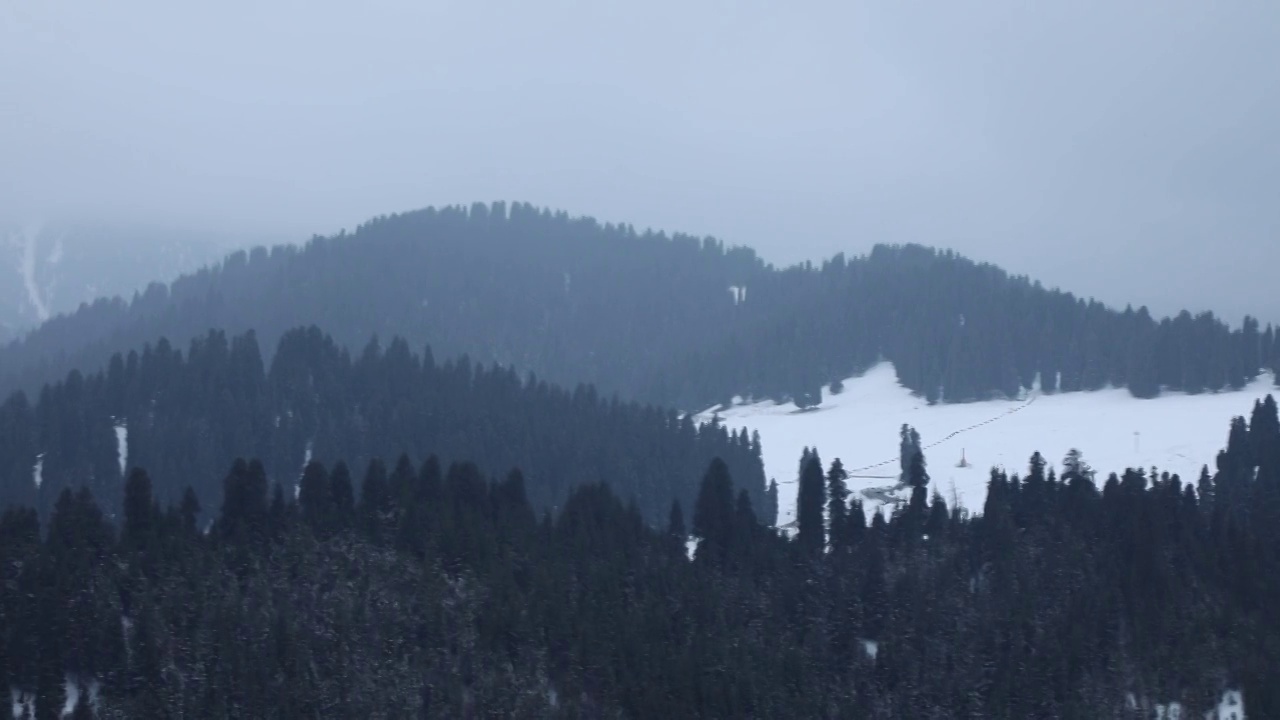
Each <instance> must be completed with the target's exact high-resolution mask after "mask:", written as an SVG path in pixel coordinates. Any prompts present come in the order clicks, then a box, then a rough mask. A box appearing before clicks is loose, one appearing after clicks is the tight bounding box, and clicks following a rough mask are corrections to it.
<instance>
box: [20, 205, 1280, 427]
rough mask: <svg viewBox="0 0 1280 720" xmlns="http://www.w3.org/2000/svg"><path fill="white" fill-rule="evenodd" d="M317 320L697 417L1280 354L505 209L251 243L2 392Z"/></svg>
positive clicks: (853, 266) (1091, 307) (899, 271)
mask: <svg viewBox="0 0 1280 720" xmlns="http://www.w3.org/2000/svg"><path fill="white" fill-rule="evenodd" d="M311 324H315V325H318V326H319V327H321V328H323V329H324V331H325V332H328V333H330V334H332V336H333V337H334V339H335V340H336V341H337V343H338V344H339V345H340V346H342V347H345V348H347V349H349V350H351V351H352V352H356V351H358V350H359V348H361V347H362V346H363V345H364V343H366V342H367V341H368V339H369V337H370V335H371V334H373V333H378V334H380V335H382V336H383V337H393V336H400V337H403V338H405V339H406V340H407V341H408V342H409V343H410V345H411V346H413V347H422V346H424V345H426V344H428V343H430V344H431V346H432V347H433V348H434V349H435V350H436V352H438V353H440V354H441V356H442V357H457V356H461V355H464V354H465V355H469V356H470V357H471V358H472V359H473V361H474V362H476V363H479V364H482V365H490V364H493V363H497V364H499V365H502V366H511V367H516V368H519V369H520V371H522V372H526V371H531V372H534V373H537V374H538V375H539V376H540V377H545V378H546V379H547V380H549V381H551V382H555V383H559V384H561V385H565V386H574V385H576V384H578V383H587V384H590V385H593V386H595V387H596V388H597V389H598V391H599V392H601V393H603V394H606V395H612V394H614V393H617V394H619V395H620V396H621V397H623V398H625V399H629V400H637V401H640V402H647V403H655V404H658V405H663V406H668V407H678V408H681V409H684V410H691V411H698V410H702V409H704V408H706V407H708V406H710V405H712V404H715V403H719V402H724V401H727V400H729V399H730V398H732V397H733V396H735V395H743V396H754V397H758V398H765V397H771V398H776V399H782V398H791V399H795V400H796V401H797V402H799V403H801V404H805V403H811V402H814V401H815V400H816V398H817V397H818V392H819V388H820V387H822V386H823V385H824V384H825V383H830V382H833V381H837V380H840V379H842V378H845V377H848V376H849V375H851V374H853V373H854V372H856V371H859V370H862V369H865V368H866V367H868V366H869V365H871V364H873V363H874V362H876V361H878V360H880V359H882V358H883V359H888V360H891V361H893V362H894V364H895V366H896V367H897V369H898V372H899V376H900V379H901V380H902V383H903V384H904V385H905V386H906V387H908V388H910V389H912V390H914V391H916V392H918V393H920V394H921V395H923V396H926V397H928V398H929V399H930V400H943V401H965V400H972V399H979V398H986V397H990V396H998V395H1006V396H1013V395H1016V394H1017V393H1018V391H1019V390H1020V389H1022V388H1028V387H1031V386H1032V385H1033V384H1035V383H1036V382H1037V379H1038V381H1039V383H1040V385H1041V386H1042V388H1043V389H1044V390H1046V391H1049V392H1053V391H1057V390H1061V391H1074V390H1088V389H1097V388H1101V387H1104V386H1106V385H1108V384H1111V385H1114V386H1117V387H1128V388H1129V389H1130V390H1131V391H1132V392H1133V394H1135V395H1137V396H1140V397H1151V396H1154V395H1157V394H1159V393H1160V392H1161V390H1162V389H1176V390H1185V391H1187V392H1192V393H1195V392H1204V391H1209V390H1217V389H1222V388H1227V387H1240V386H1242V385H1243V384H1244V383H1246V382H1247V381H1248V380H1250V379H1252V378H1253V377H1255V376H1256V374H1257V372H1258V370H1259V368H1271V367H1275V366H1276V364H1277V363H1276V359H1277V357H1278V355H1280V353H1278V352H1277V348H1278V347H1280V344H1278V343H1277V339H1276V337H1275V332H1274V331H1273V330H1272V329H1271V328H1270V327H1267V328H1263V327H1261V326H1260V325H1259V323H1258V322H1257V321H1256V320H1254V319H1246V320H1245V321H1244V323H1243V324H1242V325H1241V326H1239V327H1236V328H1232V327H1229V326H1228V325H1227V324H1225V323H1223V322H1222V321H1221V320H1219V319H1217V318H1215V317H1214V316H1213V315H1212V314H1209V313H1202V314H1198V315H1193V314H1191V313H1189V312H1184V313H1182V314H1180V315H1178V316H1177V317H1174V318H1166V319H1156V318H1153V317H1151V316H1150V315H1149V314H1148V313H1147V312H1146V311H1145V310H1144V309H1138V310H1132V309H1126V310H1124V311H1123V312H1120V311H1116V310H1114V309H1110V308H1107V307H1106V306H1104V305H1102V304H1100V303H1097V302H1093V301H1087V300H1083V299H1080V298H1076V297H1073V296H1072V295H1070V294H1069V293H1064V292H1059V291H1056V290H1047V289H1045V288H1043V287H1041V286H1040V285H1039V284H1037V283H1035V282H1033V281H1031V280H1029V279H1027V278H1023V277H1011V276H1009V275H1008V274H1006V273H1005V272H1003V271H1002V270H1000V269H998V268H996V267H993V266H991V265H986V264H979V263H975V262H973V261H970V260H968V259H965V258H963V257H960V256H958V255H955V254H954V253H951V252H942V251H936V250H931V249H928V248H924V247H919V246H906V247H889V246H879V247H876V248H875V249H874V250H873V251H872V252H871V253H870V254H869V255H866V256H862V257H855V258H851V259H846V258H845V257H843V256H836V257H834V258H832V259H830V260H829V261H827V262H824V263H822V264H821V265H820V266H815V265H809V264H806V265H803V266H796V267H790V268H785V269H778V268H774V267H772V266H770V265H767V264H765V263H764V262H763V261H762V260H761V259H760V258H759V257H757V256H756V254H755V252H754V251H752V250H750V249H748V248H741V247H737V248H733V247H729V248H727V247H726V246H725V245H724V243H723V242H720V241H718V240H714V239H711V238H703V239H699V238H694V237H690V236H686V235H674V236H667V235H664V234H661V233H654V232H649V231H646V232H637V231H636V230H634V229H633V228H632V227H631V226H629V225H612V224H604V225H601V224H600V223H597V222H596V221H595V220H593V219H590V218H572V217H570V216H568V215H567V214H565V213H552V212H549V211H546V210H539V209H537V208H534V207H532V206H530V205H527V204H518V203H517V204H514V205H510V206H508V205H507V204H505V203H495V204H493V205H485V204H476V205H473V206H471V207H470V208H465V207H451V208H444V209H426V210H420V211H417V212H410V213H405V214H401V215H393V216H389V217H381V218H378V219H375V220H371V221H369V222H368V223H365V224H364V225H362V226H361V227H359V228H358V229H357V230H356V231H355V232H354V233H351V234H347V233H345V232H344V233H341V234H339V235H336V236H331V237H316V238H315V239H313V240H312V241H311V242H309V243H307V244H306V245H305V246H304V247H302V248H297V247H292V246H282V247H277V248H273V249H271V250H270V251H268V250H266V249H263V248H259V249H256V250H253V251H252V252H248V253H246V252H239V253H236V254H233V255H231V256H230V257H228V258H227V259H226V260H225V261H224V262H223V263H222V264H221V265H219V266H216V267H213V268H209V269H207V270H204V271H201V272H199V273H196V274H194V275H190V276H186V277H183V278H181V279H179V280H177V281H176V282H174V283H173V284H172V285H170V286H165V285H160V284H156V285H153V286H152V287H151V288H150V289H148V290H147V291H146V292H145V293H142V294H140V295H138V296H137V297H135V298H134V299H133V300H132V301H131V302H125V301H123V300H120V299H115V300H105V299H104V300H101V301H99V302H97V303H95V304H93V305H90V306H83V307H82V308H81V310H80V311H79V312H77V313H73V314H72V315H69V316H64V317H59V318H55V319H54V320H52V321H50V322H48V323H46V324H45V325H44V326H42V327H41V328H40V329H38V330H36V331H34V332H33V333H31V334H30V335H28V336H27V337H26V338H25V339H22V340H20V341H17V342H14V343H11V344H10V345H9V346H8V347H7V348H3V349H0V391H8V390H13V389H19V388H20V389H25V390H26V391H27V392H29V393H33V394H34V393H35V392H37V391H38V390H39V388H40V387H41V386H42V385H43V384H44V383H46V382H52V381H55V380H59V379H61V378H62V377H64V376H65V375H66V373H68V372H70V371H71V370H73V369H79V370H81V371H84V370H86V369H91V368H97V367H99V366H101V365H103V364H105V363H106V362H107V360H108V359H109V358H110V356H111V355H112V354H114V353H117V352H120V353H126V352H128V351H129V350H131V349H135V348H138V347H141V346H142V345H143V344H144V343H147V342H155V341H156V339H157V338H160V337H167V338H169V339H170V340H171V341H172V342H176V343H178V344H180V345H181V344H185V343H187V342H189V341H190V340H191V339H192V338H196V337H199V336H201V335H203V334H204V333H206V332H207V331H208V330H209V329H211V328H214V329H219V330H223V331H225V332H227V333H231V334H240V333H243V332H245V331H248V330H255V331H256V332H257V333H258V337H259V338H260V340H261V341H262V342H263V343H265V344H266V346H268V347H274V345H275V343H276V341H277V340H278V339H279V337H280V336H281V335H283V334H284V333H285V332H287V331H288V330H290V329H292V328H295V327H298V326H304V325H311Z"/></svg>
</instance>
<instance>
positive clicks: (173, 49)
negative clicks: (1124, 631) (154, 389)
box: [0, 0, 1280, 323]
mask: <svg viewBox="0 0 1280 720" xmlns="http://www.w3.org/2000/svg"><path fill="white" fill-rule="evenodd" d="M1277 39H1280V6H1275V5H1270V4H1264V3H1237V4H1232V5H1225V6H1220V5H1213V6H1210V5H1207V4H1202V3H1196V2H1190V1H1189V0H1188V1H1185V2H1174V3H1155V2H1138V3H1130V4H1125V5H1123V6H1114V5H1112V4H1105V3H1101V2H1086V3H1077V4H1072V5H1070V6H1056V7H1051V6H1042V5H1035V6H1028V5H1025V4H1019V3H1015V2H1011V1H1010V2H1005V1H1003V0H1002V1H1000V2H993V3H985V4H983V5H982V6H981V7H977V8H975V7H963V8H962V7H958V6H957V7H950V6H942V7H937V6H931V5H930V6H927V5H924V4H918V3H896V2H895V3H888V2H885V3H854V4H843V3H815V4H813V5H809V6H806V7H805V8H803V9H802V8H799V7H796V6H794V5H783V4H777V3H767V2H745V3H710V4H703V5H697V6H687V5H684V4H677V3H671V2H665V3H656V4H654V3H647V4H645V5H643V6H633V7H627V8H622V7H613V6H611V7H604V6H598V5H595V4H588V3H578V2H553V3H548V4H541V5H539V6H537V7H532V6H530V7H525V6H516V7H505V8H501V9H494V6H492V5H488V6H483V7H482V6H479V5H477V4H467V3H459V2H437V3H410V2H393V1H387V2H379V3H374V4H371V5H369V6H367V7H361V8H359V9H358V10H356V9H353V8H351V7H350V6H348V5H345V4H337V3H332V2H320V3H308V4H302V3H295V4H276V5H272V6H270V7H259V6H257V5H254V4H249V3H243V2H232V3H224V4H221V5H219V6H217V7H207V8H187V7H177V6H172V5H170V4H166V3H161V2H158V1H156V0H137V1H133V2H125V3H118V4H113V5H111V6H98V5H91V4H82V5H79V6H75V7H71V6H53V5H49V4H40V5H35V4H11V5H9V6H7V7H6V8H4V9H0V63H3V64H4V65H5V66H6V67H10V68H18V69H19V71H18V72H12V73H5V74H0V95H3V96H4V97H6V98H8V99H9V102H10V103H11V112H7V113H4V114H3V115H0V219H4V221H6V222H18V223H21V222H27V221H29V220H32V219H43V220H46V221H49V222H60V221H79V222H83V221H84V220H85V219H90V220H92V221H94V222H104V223H115V224H120V225H131V224H147V225H151V226H161V227H166V228H173V232H175V233H179V232H182V231H183V230H182V229H183V228H191V229H192V231H193V232H194V231H195V230H196V229H199V231H200V232H201V233H202V234H205V235H208V234H214V235H220V236H224V237H235V238H244V237H253V238H271V239H275V238H279V239H280V240H282V241H291V242H299V241H303V240H305V239H306V238H308V237H310V236H311V235H312V234H316V233H318V234H329V233H332V232H336V231H338V230H339V229H341V228H347V229H352V228H354V227H355V226H356V225H357V224H359V223H360V222H363V221H364V220H366V219H368V218H370V217H373V216H376V215H381V214H388V213H393V212H401V211H406V210H412V209H416V208H420V207H424V206H428V205H437V206H439V205H448V204H470V203H471V202H475V201H481V202H489V201H492V200H508V201H528V202H532V203H534V204H537V205H541V206H546V207H552V208H556V209H563V210H566V211H568V212H570V213H573V214H581V215H590V216H593V217H596V218H598V219H599V220H601V221H602V222H630V223H632V224H633V225H635V226H636V227H638V228H640V227H653V228H655V229H661V230H665V231H668V232H686V233H691V234H696V235H713V236H715V237H718V238H721V239H723V240H724V241H725V242H727V243H730V244H741V245H749V246H752V247H754V248H755V249H756V250H757V251H758V252H759V253H760V254H761V255H762V256H763V257H764V258H765V259H766V260H768V261H770V262H774V263H775V264H779V265H783V264H790V263H793V262H797V261H802V260H805V259H811V260H814V261H817V260H820V259H822V258H825V257H829V256H831V255H833V254H835V253H838V252H845V253H862V252H865V251H867V250H868V249H870V247H871V246H872V245H874V244H876V243H880V242H883V243H906V242H918V243H922V244H926V245H932V246H936V247H946V248H953V249H955V250H957V251H958V252H961V253H963V254H964V255H966V256H968V257H971V258H973V259H975V260H981V261H989V262H993V263H996V264H999V265H1001V266H1003V267H1005V268H1006V269H1008V270H1009V271H1011V272H1013V273H1016V274H1026V275H1030V276H1031V277H1033V278H1036V279H1039V280H1041V281H1043V282H1044V283H1045V284H1046V285H1048V286H1057V287H1061V288H1063V289H1065V290H1069V291H1072V292H1074V293H1076V294H1078V295H1083V296H1093V297H1097V298H1098V299H1100V300H1103V301H1105V302H1107V303H1109V304H1112V305H1116V306H1120V307H1123V306H1124V305H1125V304H1127V303H1132V304H1133V305H1134V306H1135V307H1136V306H1138V305H1142V304H1145V305H1148V306H1150V307H1151V308H1152V310H1153V312H1155V313H1157V314H1167V313H1170V312H1174V311H1176V310H1177V309H1181V308H1182V307H1184V306H1185V307H1187V308H1188V309H1191V310H1193V311H1198V310H1201V309H1212V310H1214V311H1215V312H1217V313H1219V314H1220V315H1222V316H1224V317H1226V318H1227V319H1229V320H1230V321H1232V322H1233V323H1238V322H1239V319H1240V317H1241V316H1242V315H1244V314H1245V313H1251V314H1254V315H1256V316H1258V317H1260V318H1261V319H1262V320H1263V321H1276V320H1280V300H1277V299H1275V298H1274V297H1273V294H1272V293H1271V291H1270V286H1271V282H1272V280H1271V277H1272V275H1273V273H1274V271H1275V269H1276V268H1277V267H1280V203H1277V202H1275V200H1274V198H1276V197H1280V141H1278V140H1277V138H1276V133H1275V130H1274V128H1275V127H1280V76H1278V75H1277V73H1275V72H1274V70H1273V68H1275V67H1280V42H1277Z"/></svg>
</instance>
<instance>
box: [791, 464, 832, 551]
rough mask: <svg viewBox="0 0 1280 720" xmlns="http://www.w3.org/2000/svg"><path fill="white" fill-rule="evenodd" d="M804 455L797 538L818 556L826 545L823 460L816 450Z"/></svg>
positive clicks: (797, 507)
mask: <svg viewBox="0 0 1280 720" xmlns="http://www.w3.org/2000/svg"><path fill="white" fill-rule="evenodd" d="M804 457H805V461H804V463H803V467H802V468H801V470H800V478H799V485H800V489H799V493H798V495H797V498H796V530H797V536H796V537H797V541H798V542H799V543H800V547H801V549H802V550H804V551H805V552H806V553H808V554H810V555H813V556H818V555H821V554H822V551H823V549H824V548H825V547H826V544H827V537H826V528H825V527H824V518H823V510H824V507H823V506H824V505H825V504H826V487H825V482H824V478H823V476H822V461H821V460H820V459H818V452H817V450H814V451H812V452H808V451H807V450H806V453H805V456H804Z"/></svg>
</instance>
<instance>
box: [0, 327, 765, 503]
mask: <svg viewBox="0 0 1280 720" xmlns="http://www.w3.org/2000/svg"><path fill="white" fill-rule="evenodd" d="M402 453H408V454H409V455H410V456H411V457H413V458H417V459H421V458H424V457H426V456H427V455H428V454H437V455H439V456H441V457H443V458H444V459H445V460H446V461H447V460H450V459H467V458H475V459H476V462H478V463H479V464H480V467H481V468H482V469H483V471H484V472H485V473H487V474H488V475H492V476H497V475H500V474H504V473H506V472H507V471H508V470H509V469H511V468H513V467H519V468H521V469H523V470H524V472H525V473H526V476H527V478H528V488H529V498H530V501H531V502H532V503H533V506H534V507H535V508H536V509H538V510H539V511H541V510H544V509H550V508H555V507H561V506H563V503H564V502H565V500H566V498H567V497H568V495H569V491H570V489H571V488H573V487H576V486H581V485H586V484H590V483H596V482H600V481H602V480H605V479H607V480H608V481H609V483H610V485H611V486H612V488H613V491H614V492H615V493H617V494H618V496H619V497H622V498H624V499H626V500H628V501H632V500H633V501H634V502H635V503H637V505H638V508H639V510H640V512H641V513H642V515H643V516H644V517H645V518H647V519H648V520H649V521H651V522H660V521H661V522H665V520H666V513H667V510H668V508H669V507H670V504H671V501H672V500H673V499H680V500H681V501H683V502H685V503H689V502H691V501H692V499H693V494H694V491H695V489H696V484H697V479H698V477H699V476H700V474H701V472H702V469H703V468H705V467H706V464H707V463H708V462H709V461H710V460H711V458H713V457H721V458H724V460H725V461H726V462H727V463H729V465H730V466H731V467H732V468H733V471H734V473H735V476H736V477H738V478H740V481H741V482H742V484H743V487H745V488H747V489H748V490H749V496H750V498H751V500H752V502H753V503H754V504H755V507H757V508H761V509H762V510H764V509H766V508H768V507H770V506H769V505H768V501H767V500H766V497H765V478H764V474H763V470H762V468H761V464H760V443H759V439H758V438H749V437H747V435H746V433H745V431H744V432H742V433H733V434H730V433H728V432H727V431H726V430H725V429H724V428H723V427H714V426H712V425H709V424H704V425H703V426H701V427H695V425H694V423H693V421H692V420H690V419H689V417H688V416H684V417H681V416H679V415H677V413H675V412H674V411H670V410H662V409H658V408H655V407H649V406H641V405H637V404H634V403H623V402H619V401H618V400H616V399H610V398H604V397H601V396H599V395H598V394H597V393H596V391H595V390H594V389H593V388H591V387H588V386H578V387H577V389H575V390H573V391H568V390H562V389H560V388H558V387H556V386H554V385H549V384H548V383H546V382H545V381H542V380H540V379H538V378H536V377H534V376H532V375H528V376H526V377H523V378H522V377H520V376H518V375H516V373H515V372H514V371H513V370H511V369H510V368H500V367H496V366H489V367H482V366H480V365H479V364H476V363H473V362H471V361H470V360H469V359H467V358H466V357H462V358H458V359H456V360H447V361H444V362H437V361H436V360H435V359H434V358H433V356H432V355H431V351H430V350H429V349H428V350H427V351H426V353H425V355H421V354H415V353H414V352H412V351H411V350H410V348H409V346H408V344H407V343H406V342H405V341H404V340H401V339H394V340H392V341H391V342H390V344H389V345H388V346H387V347H386V348H385V349H383V348H382V347H381V346H380V345H378V344H377V343H369V344H367V345H366V347H365V348H364V349H363V351H362V352H360V353H359V354H358V355H357V356H356V357H355V358H352V357H351V356H350V355H349V354H348V353H347V352H346V350H344V349H342V348H340V347H339V346H338V345H337V344H336V343H335V342H334V341H333V340H332V339H331V338H329V337H328V336H326V335H323V334H322V333H321V332H320V331H319V330H317V329H315V328H314V327H312V328H309V329H295V330H291V331H289V332H288V333H286V334H285V335H284V336H283V337H282V338H281V339H280V341H279V347H278V349H277V350H276V352H275V355H274V358H273V360H272V361H271V363H270V366H269V368H268V367H267V366H265V365H264V362H263V358H262V356H261V353H260V352H259V348H258V343H257V339H256V337H255V336H254V334H253V333H246V334H244V335H241V336H238V337H233V338H231V339H230V340H228V338H227V336H226V335H225V334H224V333H222V332H216V331H215V332H210V333H208V334H207V335H206V336H205V337H202V338H199V339H197V340H196V341H194V342H192V343H191V346H190V349H189V350H188V351H187V352H186V353H185V354H184V353H182V352H180V351H178V350H176V349H174V348H173V347H172V346H171V345H170V344H169V343H168V342H167V341H163V340H162V341H160V342H159V343H157V344H156V345H155V346H154V347H153V346H149V345H148V346H146V347H144V348H142V350H141V352H130V353H129V354H128V355H123V356H122V355H116V356H114V357H112V358H111V360H110V361H109V362H108V363H107V366H106V367H105V368H104V369H102V370H100V371H98V372H94V373H91V374H82V373H81V372H79V371H73V372H72V373H71V374H70V375H69V376H68V377H67V378H66V379H65V380H63V381H61V382H59V383H56V384H53V385H50V386H46V387H45V389H44V390H43V391H42V392H41V393H40V395H39V397H38V398H37V399H36V400H34V401H29V400H28V399H27V398H26V396H25V395H23V394H15V395H13V396H11V397H10V398H9V399H8V400H7V401H5V402H4V403H2V404H0V507H6V506H10V505H13V504H23V505H28V506H31V507H36V508H39V509H40V510H41V512H42V514H45V513H47V512H48V511H49V510H50V509H51V508H52V505H53V501H54V499H55V498H57V497H58V495H59V493H61V492H62V490H63V489H64V488H67V487H76V486H79V485H81V484H85V485H87V486H88V487H90V488H91V489H92V490H93V492H94V493H95V495H97V496H98V497H100V498H103V499H104V500H105V501H106V502H108V503H109V504H108V506H107V510H108V512H111V513H113V514H114V513H115V511H116V510H117V508H116V507H115V506H114V503H115V502H116V501H117V500H118V499H119V497H118V496H119V488H120V486H121V483H122V482H123V475H124V474H125V472H126V471H127V469H128V468H130V467H133V466H142V467H146V468H147V469H148V470H150V471H151V472H152V473H153V474H154V475H155V477H156V478H158V482H157V486H156V494H157V496H158V497H159V498H160V499H161V500H163V501H165V502H177V501H178V500H179V499H180V498H181V493H182V490H183V488H184V487H185V486H187V485H189V486H191V487H192V488H193V489H194V490H195V493H196V496H197V499H198V500H199V502H200V503H201V504H202V505H204V506H205V507H206V508H210V507H214V506H215V505H216V500H217V498H218V494H219V491H220V487H221V486H220V483H221V480H222V475H223V473H224V472H225V470H226V468H227V467H229V466H230V465H231V463H232V461H233V460H234V459H235V458H237V457H255V458H259V459H260V460H261V465H260V466H257V467H258V469H259V471H260V472H262V473H263V477H262V478H261V481H262V482H268V481H269V482H270V483H272V484H275V485H278V486H282V487H283V488H284V491H285V492H286V493H287V494H290V495H291V494H292V493H293V492H294V489H295V487H296V485H297V483H298V480H299V476H300V475H301V472H302V468H303V465H304V463H306V462H307V460H309V459H315V460H322V461H326V462H331V461H333V460H336V459H338V458H343V459H346V460H347V461H348V462H351V463H352V464H353V466H355V467H363V466H364V465H365V464H366V463H367V462H368V460H369V459H370V458H373V457H385V458H396V457H399V456H400V455H401V454H402ZM357 480H358V479H357ZM356 486H357V487H358V482H357V483H356ZM769 517H770V518H772V517H773V516H772V515H770V516H769Z"/></svg>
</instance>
